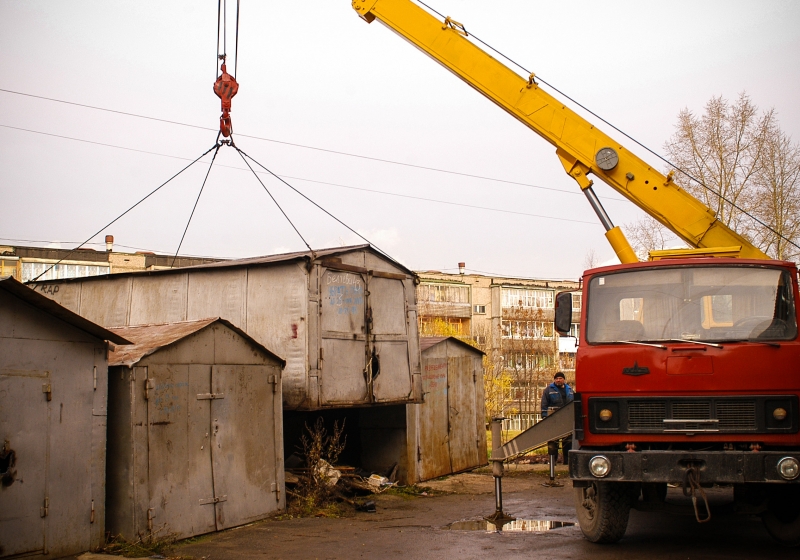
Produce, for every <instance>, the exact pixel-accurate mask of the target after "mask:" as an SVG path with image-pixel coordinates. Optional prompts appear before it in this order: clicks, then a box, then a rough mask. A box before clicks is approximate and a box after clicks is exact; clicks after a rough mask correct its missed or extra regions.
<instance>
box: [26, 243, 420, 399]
mask: <svg viewBox="0 0 800 560" xmlns="http://www.w3.org/2000/svg"><path fill="white" fill-rule="evenodd" d="M416 280H417V278H416V275H415V274H414V273H413V272H412V271H410V270H408V269H407V268H405V267H403V266H402V265H400V264H399V263H397V262H395V261H393V260H391V259H390V258H388V257H386V256H385V255H383V254H382V253H380V252H378V251H377V250H375V249H373V248H372V247H370V246H369V245H355V246H350V247H340V248H335V249H322V250H318V251H313V252H311V251H306V252H298V253H288V254H282V255H272V256H266V257H257V258H250V259H241V260H234V261H223V262H218V263H213V264H207V265H200V266H194V267H187V268H178V269H169V270H158V271H150V272H143V273H141V272H140V273H124V274H114V275H109V276H97V277H91V278H74V279H69V280H52V281H46V282H38V283H35V284H33V286H35V289H36V290H37V291H38V292H39V293H43V294H44V295H47V296H48V297H51V298H53V299H55V300H56V301H58V302H59V303H61V304H62V305H64V306H65V307H67V308H68V309H71V310H73V311H75V312H76V313H79V314H80V315H82V316H84V317H86V318H87V319H89V320H92V321H95V322H97V323H98V324H100V325H103V326H105V327H119V326H127V325H140V324H147V323H168V322H174V321H187V320H194V319H202V318H205V317H212V316H214V317H216V316H219V317H222V318H224V319H227V320H228V321H230V322H231V323H233V324H234V325H237V326H239V327H240V328H241V329H242V330H244V331H245V332H246V333H247V334H248V335H250V336H251V337H253V338H254V339H255V340H256V341H258V342H259V343H261V344H263V345H264V346H265V347H267V348H270V349H272V350H273V351H274V352H276V353H278V354H279V355H281V356H283V357H284V358H285V359H286V369H285V370H284V375H283V399H284V407H285V408H286V409H287V410H320V409H326V408H342V407H362V406H371V405H374V404H406V403H409V402H420V399H421V385H420V354H419V343H418V340H419V338H418V333H417V310H416V293H415V282H416Z"/></svg>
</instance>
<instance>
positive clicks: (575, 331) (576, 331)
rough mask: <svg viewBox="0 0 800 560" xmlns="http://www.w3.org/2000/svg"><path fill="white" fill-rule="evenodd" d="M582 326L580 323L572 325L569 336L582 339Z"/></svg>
mask: <svg viewBox="0 0 800 560" xmlns="http://www.w3.org/2000/svg"><path fill="white" fill-rule="evenodd" d="M580 334H581V326H580V325H579V324H578V323H572V324H571V325H570V326H569V335H568V336H572V337H575V338H580Z"/></svg>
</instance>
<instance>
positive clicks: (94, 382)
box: [92, 366, 97, 391]
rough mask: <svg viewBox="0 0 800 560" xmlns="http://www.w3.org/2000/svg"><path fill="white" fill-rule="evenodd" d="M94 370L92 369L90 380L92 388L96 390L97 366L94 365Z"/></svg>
mask: <svg viewBox="0 0 800 560" xmlns="http://www.w3.org/2000/svg"><path fill="white" fill-rule="evenodd" d="M93 370H94V371H92V381H93V387H94V390H95V391H97V366H94V368H93Z"/></svg>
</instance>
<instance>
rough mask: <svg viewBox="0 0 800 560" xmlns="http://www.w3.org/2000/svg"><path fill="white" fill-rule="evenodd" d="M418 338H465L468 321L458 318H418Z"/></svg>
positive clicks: (467, 331) (467, 332)
mask: <svg viewBox="0 0 800 560" xmlns="http://www.w3.org/2000/svg"><path fill="white" fill-rule="evenodd" d="M419 327H420V328H419V331H420V332H419V334H420V336H467V335H468V334H469V321H468V320H467V319H461V318H459V317H420V325H419Z"/></svg>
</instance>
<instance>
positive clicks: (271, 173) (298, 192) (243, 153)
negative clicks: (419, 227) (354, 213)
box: [231, 143, 396, 260]
mask: <svg viewBox="0 0 800 560" xmlns="http://www.w3.org/2000/svg"><path fill="white" fill-rule="evenodd" d="M231 145H232V146H233V148H234V149H235V150H236V151H237V152H239V155H240V156H242V159H243V160H244V162H245V164H247V167H248V168H249V169H250V171H252V172H253V174H254V175H255V176H256V179H258V182H259V183H261V186H262V187H264V190H266V191H267V193H268V194H269V196H270V198H272V200H273V201H275V198H274V197H273V196H272V194H271V193H270V192H269V190H268V189H267V187H266V186H264V183H262V182H261V178H260V177H259V176H258V174H256V172H255V170H254V169H253V168H252V167H251V166H250V164H249V163H248V161H247V160H248V159H249V160H250V161H252V162H253V163H255V164H256V165H258V166H259V167H260V168H261V169H263V170H264V171H266V172H267V173H269V174H270V175H272V176H273V177H274V178H275V179H277V180H278V181H280V182H281V183H283V184H284V185H286V186H287V187H289V188H290V189H292V190H293V191H294V192H296V193H297V194H299V195H300V196H302V197H303V198H305V199H306V200H307V201H308V202H310V203H311V204H313V205H314V206H316V207H317V208H319V209H320V210H322V211H323V212H324V213H325V214H327V215H328V216H330V217H331V218H333V219H334V220H335V221H336V222H338V223H339V224H341V225H343V226H344V227H345V228H347V229H348V230H349V231H350V232H352V233H354V234H356V235H357V236H358V237H360V238H361V239H363V240H364V241H366V242H367V243H369V244H370V245H371V246H372V247H373V248H374V249H377V250H378V251H380V252H381V253H383V254H384V255H386V256H387V257H389V258H392V257H391V256H390V255H389V253H387V252H386V251H384V250H383V249H381V248H380V247H378V246H377V245H375V244H374V243H373V242H372V241H370V240H369V239H367V238H366V237H364V236H363V235H361V234H360V233H358V232H357V231H356V230H354V229H353V228H351V227H350V226H348V225H347V224H346V223H344V222H343V221H342V220H340V219H339V218H337V217H336V216H334V215H333V214H331V213H330V212H328V211H327V210H325V208H323V207H322V206H320V205H319V204H317V203H316V202H314V201H313V200H311V199H310V198H309V197H308V196H306V195H304V194H303V193H302V192H300V191H299V190H298V189H296V188H295V187H293V186H292V185H290V184H289V183H288V182H287V181H285V180H284V179H283V178H281V177H279V176H278V175H276V174H275V173H273V172H272V171H271V170H270V169H267V168H266V167H265V166H264V165H262V164H261V163H259V162H258V161H256V160H255V159H253V158H252V157H251V156H250V155H249V154H247V153H245V152H244V151H243V150H241V149H239V147H238V146H236V145H235V144H233V143H231ZM245 158H246V159H245ZM275 204H278V203H277V202H275ZM278 208H280V206H278ZM281 212H283V209H281ZM283 215H284V216H286V213H284V214H283ZM286 219H287V220H289V217H288V216H286ZM289 223H292V222H291V220H289ZM292 227H294V224H292ZM295 231H297V228H295ZM297 235H300V232H299V231H297ZM300 237H301V239H302V238H303V236H302V235H300ZM303 242H304V243H305V239H303ZM306 247H308V249H309V251H311V250H312V249H311V247H310V246H309V245H308V243H306ZM395 260H396V259H395Z"/></svg>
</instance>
